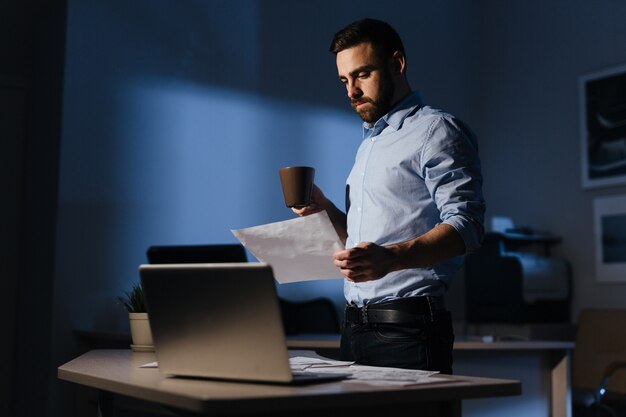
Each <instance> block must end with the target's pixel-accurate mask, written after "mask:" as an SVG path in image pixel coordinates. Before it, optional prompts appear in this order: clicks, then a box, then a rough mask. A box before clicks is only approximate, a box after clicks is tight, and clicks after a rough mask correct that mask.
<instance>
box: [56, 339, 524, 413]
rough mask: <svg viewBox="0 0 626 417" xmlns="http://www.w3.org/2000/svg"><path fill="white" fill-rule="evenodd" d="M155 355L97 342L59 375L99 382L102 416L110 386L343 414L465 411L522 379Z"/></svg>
mask: <svg viewBox="0 0 626 417" xmlns="http://www.w3.org/2000/svg"><path fill="white" fill-rule="evenodd" d="M301 353H302V352H299V353H298V354H301ZM153 360H155V356H154V354H153V353H137V352H135V353H133V352H132V351H130V350H92V351H90V352H87V353H86V354H84V355H82V356H79V357H78V358H76V359H74V360H72V361H70V362H68V363H66V364H65V365H62V366H60V367H59V368H58V377H59V378H60V379H62V380H65V381H69V382H73V383H76V384H80V385H83V386H88V387H91V388H95V389H97V390H99V391H100V392H101V395H100V397H99V400H100V401H101V404H100V412H101V413H102V415H103V416H106V415H113V414H112V410H113V407H111V402H112V394H121V395H125V396H130V397H134V398H138V399H142V400H146V401H150V402H154V403H158V404H163V405H166V406H168V407H171V408H172V409H173V410H175V411H176V413H177V414H182V415H187V414H190V415H191V414H193V415H196V414H202V415H219V416H245V415H255V416H263V415H267V416H269V415H272V416H287V415H298V416H299V417H306V416H314V415H315V416H320V415H323V416H325V417H326V416H332V415H337V416H339V415H342V416H344V417H345V416H346V415H356V414H354V412H357V413H362V414H359V415H372V414H373V413H380V415H399V416H404V415H407V416H408V415H411V416H416V415H424V416H460V415H461V400H462V399H467V398H485V397H496V396H509V395H518V394H520V392H521V385H520V383H519V381H513V380H502V379H492V378H477V377H465V376H449V377H448V378H449V379H450V380H451V382H449V383H437V384H426V385H417V386H413V387H400V388H399V387H374V386H371V385H366V384H359V383H348V382H333V383H324V384H316V385H310V386H305V387H293V386H281V385H270V384H253V383H235V382H221V381H219V382H218V381H209V380H202V379H191V378H167V377H165V376H163V375H162V374H161V373H160V372H159V370H158V369H155V368H139V366H140V365H142V364H144V363H147V362H151V361H153ZM348 412H350V413H352V414H347V413H348Z"/></svg>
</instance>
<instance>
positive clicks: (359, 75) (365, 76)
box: [357, 72, 370, 78]
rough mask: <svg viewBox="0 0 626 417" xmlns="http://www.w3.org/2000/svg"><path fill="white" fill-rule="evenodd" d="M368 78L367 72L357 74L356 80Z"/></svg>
mask: <svg viewBox="0 0 626 417" xmlns="http://www.w3.org/2000/svg"><path fill="white" fill-rule="evenodd" d="M369 76H370V73H369V72H359V74H358V75H357V78H367V77H369Z"/></svg>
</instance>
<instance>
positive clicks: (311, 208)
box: [291, 184, 329, 217]
mask: <svg viewBox="0 0 626 417" xmlns="http://www.w3.org/2000/svg"><path fill="white" fill-rule="evenodd" d="M328 203H329V201H328V199H327V198H326V196H324V193H322V190H320V189H319V187H318V186H317V185H315V184H313V188H312V189H311V202H310V204H309V205H308V206H306V207H302V208H295V207H292V208H291V210H292V211H293V212H294V213H296V214H297V215H298V216H300V217H303V216H308V215H310V214H315V213H319V212H320V211H322V210H326V206H327V205H328Z"/></svg>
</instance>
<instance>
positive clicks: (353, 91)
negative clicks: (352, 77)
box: [346, 82, 363, 98]
mask: <svg viewBox="0 0 626 417" xmlns="http://www.w3.org/2000/svg"><path fill="white" fill-rule="evenodd" d="M346 89H347V90H348V97H350V98H359V97H361V96H362V95H363V91H361V89H360V88H359V86H358V85H357V83H355V82H351V83H348V85H346Z"/></svg>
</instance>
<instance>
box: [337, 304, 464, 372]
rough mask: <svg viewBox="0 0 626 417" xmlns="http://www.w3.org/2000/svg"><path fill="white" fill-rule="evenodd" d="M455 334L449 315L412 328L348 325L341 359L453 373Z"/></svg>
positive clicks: (411, 326) (436, 315)
mask: <svg viewBox="0 0 626 417" xmlns="http://www.w3.org/2000/svg"><path fill="white" fill-rule="evenodd" d="M453 343H454V332H453V330H452V319H451V316H450V313H449V312H448V311H445V310H442V311H438V312H435V315H434V318H433V321H430V320H426V321H425V322H423V323H419V324H411V325H405V324H403V325H395V324H370V325H360V324H350V323H344V326H343V330H342V334H341V349H340V358H341V360H345V361H355V362H356V363H359V364H362V365H372V366H389V367H394V368H408V369H422V370H429V371H439V372H441V373H446V374H451V373H452V345H453Z"/></svg>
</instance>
